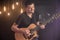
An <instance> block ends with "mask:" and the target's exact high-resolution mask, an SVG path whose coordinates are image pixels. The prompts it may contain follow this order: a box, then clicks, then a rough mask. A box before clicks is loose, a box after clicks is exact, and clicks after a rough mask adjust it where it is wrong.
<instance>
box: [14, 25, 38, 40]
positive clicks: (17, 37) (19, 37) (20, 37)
mask: <svg viewBox="0 0 60 40" xmlns="http://www.w3.org/2000/svg"><path fill="white" fill-rule="evenodd" d="M35 27H36V25H35V24H31V25H29V26H28V29H29V30H32V29H34V28H35ZM33 34H34V35H33V36H32V37H31V38H30V39H29V38H27V39H26V38H25V37H26V36H27V35H23V33H15V40H33V38H34V37H37V36H38V35H37V31H33Z"/></svg>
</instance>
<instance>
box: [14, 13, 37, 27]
mask: <svg viewBox="0 0 60 40" xmlns="http://www.w3.org/2000/svg"><path fill="white" fill-rule="evenodd" d="M37 21H38V15H37V14H36V13H33V16H32V18H30V17H29V16H27V14H26V13H22V14H21V15H19V17H18V18H17V20H16V21H15V23H16V24H17V25H19V26H18V28H26V27H28V26H29V25H30V24H32V23H34V24H36V22H37Z"/></svg>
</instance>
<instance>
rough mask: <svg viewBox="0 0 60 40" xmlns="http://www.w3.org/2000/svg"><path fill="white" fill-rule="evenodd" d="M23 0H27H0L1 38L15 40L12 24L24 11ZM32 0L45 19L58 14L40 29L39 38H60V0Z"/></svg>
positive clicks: (57, 39) (1, 39)
mask: <svg viewBox="0 0 60 40" xmlns="http://www.w3.org/2000/svg"><path fill="white" fill-rule="evenodd" d="M23 1H25V0H0V40H15V39H14V32H12V31H11V26H12V24H13V22H14V21H15V20H16V18H17V17H18V15H19V14H21V13H23V11H24V5H23ZM32 1H34V3H35V7H36V10H35V11H36V12H37V14H39V15H40V17H41V18H40V19H42V20H43V21H46V20H50V19H49V18H53V15H56V16H58V18H57V17H55V19H54V20H52V21H51V22H49V23H48V24H47V25H46V29H44V30H40V31H39V35H40V38H39V40H60V31H59V30H60V17H59V15H60V0H32ZM57 14H58V15H57Z"/></svg>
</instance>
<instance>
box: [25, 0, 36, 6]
mask: <svg viewBox="0 0 60 40" xmlns="http://www.w3.org/2000/svg"><path fill="white" fill-rule="evenodd" d="M31 4H35V3H34V0H26V1H25V2H24V6H25V7H27V5H31Z"/></svg>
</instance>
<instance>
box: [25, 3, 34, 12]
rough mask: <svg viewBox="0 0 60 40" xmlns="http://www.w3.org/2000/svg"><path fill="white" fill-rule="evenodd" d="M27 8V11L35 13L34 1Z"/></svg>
mask: <svg viewBox="0 0 60 40" xmlns="http://www.w3.org/2000/svg"><path fill="white" fill-rule="evenodd" d="M25 10H26V12H27V13H34V11H35V7H34V4H33V3H32V4H30V5H27V7H26V9H25Z"/></svg>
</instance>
